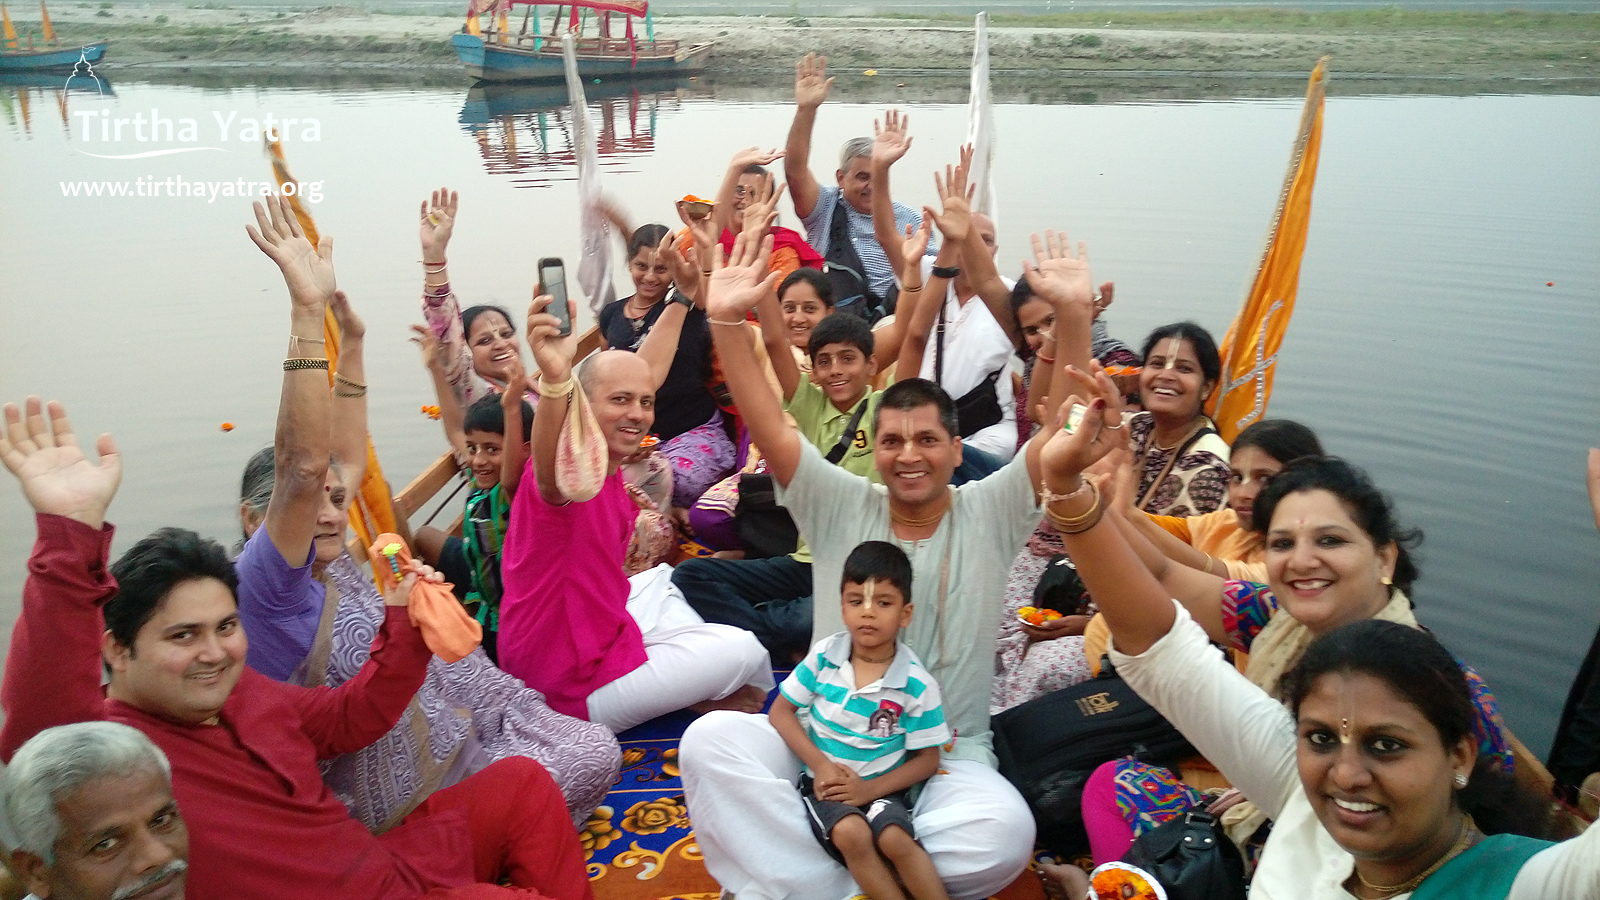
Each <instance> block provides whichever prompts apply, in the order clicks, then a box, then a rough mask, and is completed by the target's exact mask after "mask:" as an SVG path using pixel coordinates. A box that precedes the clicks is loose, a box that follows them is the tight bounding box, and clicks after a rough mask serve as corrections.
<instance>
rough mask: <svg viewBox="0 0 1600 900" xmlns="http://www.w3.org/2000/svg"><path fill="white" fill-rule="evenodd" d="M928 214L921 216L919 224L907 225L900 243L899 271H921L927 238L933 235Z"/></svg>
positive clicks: (926, 250) (925, 253) (926, 248)
mask: <svg viewBox="0 0 1600 900" xmlns="http://www.w3.org/2000/svg"><path fill="white" fill-rule="evenodd" d="M929 220H930V217H929V216H926V215H925V216H923V217H922V224H921V225H907V226H906V237H905V240H904V241H902V242H901V243H900V271H902V272H913V271H915V272H918V273H919V274H920V273H921V271H922V269H921V266H922V257H924V256H926V255H927V253H928V239H929V238H931V237H933V226H932V225H930V224H928V223H929Z"/></svg>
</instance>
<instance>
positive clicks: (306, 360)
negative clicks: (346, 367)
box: [283, 356, 328, 372]
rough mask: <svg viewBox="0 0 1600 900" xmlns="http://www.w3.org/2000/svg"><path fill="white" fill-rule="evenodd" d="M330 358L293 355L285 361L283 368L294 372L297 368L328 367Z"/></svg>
mask: <svg viewBox="0 0 1600 900" xmlns="http://www.w3.org/2000/svg"><path fill="white" fill-rule="evenodd" d="M326 368H328V360H327V359H326V358H324V357H320V356H318V357H305V356H291V357H289V358H288V359H286V360H284V361H283V370H284V371H285V372H293V371H295V370H296V369H326Z"/></svg>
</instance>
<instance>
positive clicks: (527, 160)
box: [460, 78, 710, 188]
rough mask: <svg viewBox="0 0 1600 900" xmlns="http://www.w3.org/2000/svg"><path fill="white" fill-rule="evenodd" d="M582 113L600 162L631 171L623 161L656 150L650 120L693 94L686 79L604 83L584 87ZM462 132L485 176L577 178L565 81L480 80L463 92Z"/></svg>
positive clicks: (544, 182) (524, 181) (521, 182)
mask: <svg viewBox="0 0 1600 900" xmlns="http://www.w3.org/2000/svg"><path fill="white" fill-rule="evenodd" d="M586 94H587V99H588V101H589V104H588V114H589V116H590V117H591V119H593V120H594V124H595V126H596V127H597V129H598V130H597V132H596V137H597V140H596V143H597V145H598V149H599V155H600V165H601V166H602V167H603V168H606V169H609V170H612V171H623V172H626V171H633V170H632V169H631V168H630V167H629V165H628V161H629V160H631V159H634V158H637V157H643V156H647V155H649V154H650V153H652V152H653V151H654V150H655V146H656V125H657V123H658V121H659V118H660V115H661V113H662V112H663V110H664V109H666V110H672V111H677V110H679V109H681V108H682V104H683V102H684V101H685V100H686V99H688V98H690V97H691V96H698V97H702V98H703V97H708V96H710V92H709V91H706V90H703V89H702V90H698V91H692V81H691V79H688V78H683V79H662V80H660V81H656V82H652V83H651V85H650V87H649V88H648V89H641V88H640V87H639V86H638V85H637V84H627V83H623V82H602V83H601V84H599V85H594V86H589V87H586ZM460 122H461V125H462V127H463V130H465V131H466V132H467V134H469V135H471V136H472V138H473V140H474V141H475V142H476V143H477V145H478V154H479V156H481V157H482V158H483V167H484V170H485V171H486V172H488V173H489V174H491V175H523V174H528V173H531V174H532V177H525V178H514V179H512V181H511V184H512V185H513V186H515V187H519V188H541V187H548V186H550V185H551V184H554V183H556V182H561V181H572V180H575V179H576V178H577V169H576V166H577V155H576V151H575V149H574V147H573V133H572V106H571V104H570V103H568V99H567V88H566V85H564V84H563V85H549V84H526V85H482V86H479V87H474V88H472V89H471V90H469V91H467V99H466V102H465V103H464V104H463V105H462V107H461V116H460Z"/></svg>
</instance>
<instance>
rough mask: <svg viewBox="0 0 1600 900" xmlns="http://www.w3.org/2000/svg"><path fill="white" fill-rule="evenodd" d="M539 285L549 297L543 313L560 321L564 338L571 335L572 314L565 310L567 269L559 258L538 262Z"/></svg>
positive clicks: (552, 257)
mask: <svg viewBox="0 0 1600 900" xmlns="http://www.w3.org/2000/svg"><path fill="white" fill-rule="evenodd" d="M539 283H540V284H541V285H543V286H544V292H545V293H546V294H549V295H550V297H551V300H550V305H549V306H547V307H545V312H547V313H549V314H550V315H552V316H555V317H556V318H557V319H559V320H560V321H561V331H560V334H561V336H562V337H566V336H567V335H569V334H571V333H572V312H571V310H569V309H568V308H567V267H566V266H564V265H562V264H561V257H559V256H546V257H545V258H544V259H541V260H539Z"/></svg>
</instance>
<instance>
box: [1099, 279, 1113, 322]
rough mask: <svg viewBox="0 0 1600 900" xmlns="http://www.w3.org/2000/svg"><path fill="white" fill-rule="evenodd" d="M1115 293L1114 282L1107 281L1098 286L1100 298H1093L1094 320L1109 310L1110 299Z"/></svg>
mask: <svg viewBox="0 0 1600 900" xmlns="http://www.w3.org/2000/svg"><path fill="white" fill-rule="evenodd" d="M1116 291H1117V283H1116V282H1114V281H1108V282H1106V283H1105V284H1102V285H1100V296H1098V297H1096V298H1094V316H1095V318H1097V319H1098V318H1100V314H1101V313H1103V312H1105V311H1106V310H1108V309H1110V308H1111V297H1112V295H1113V294H1115V293H1116Z"/></svg>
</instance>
